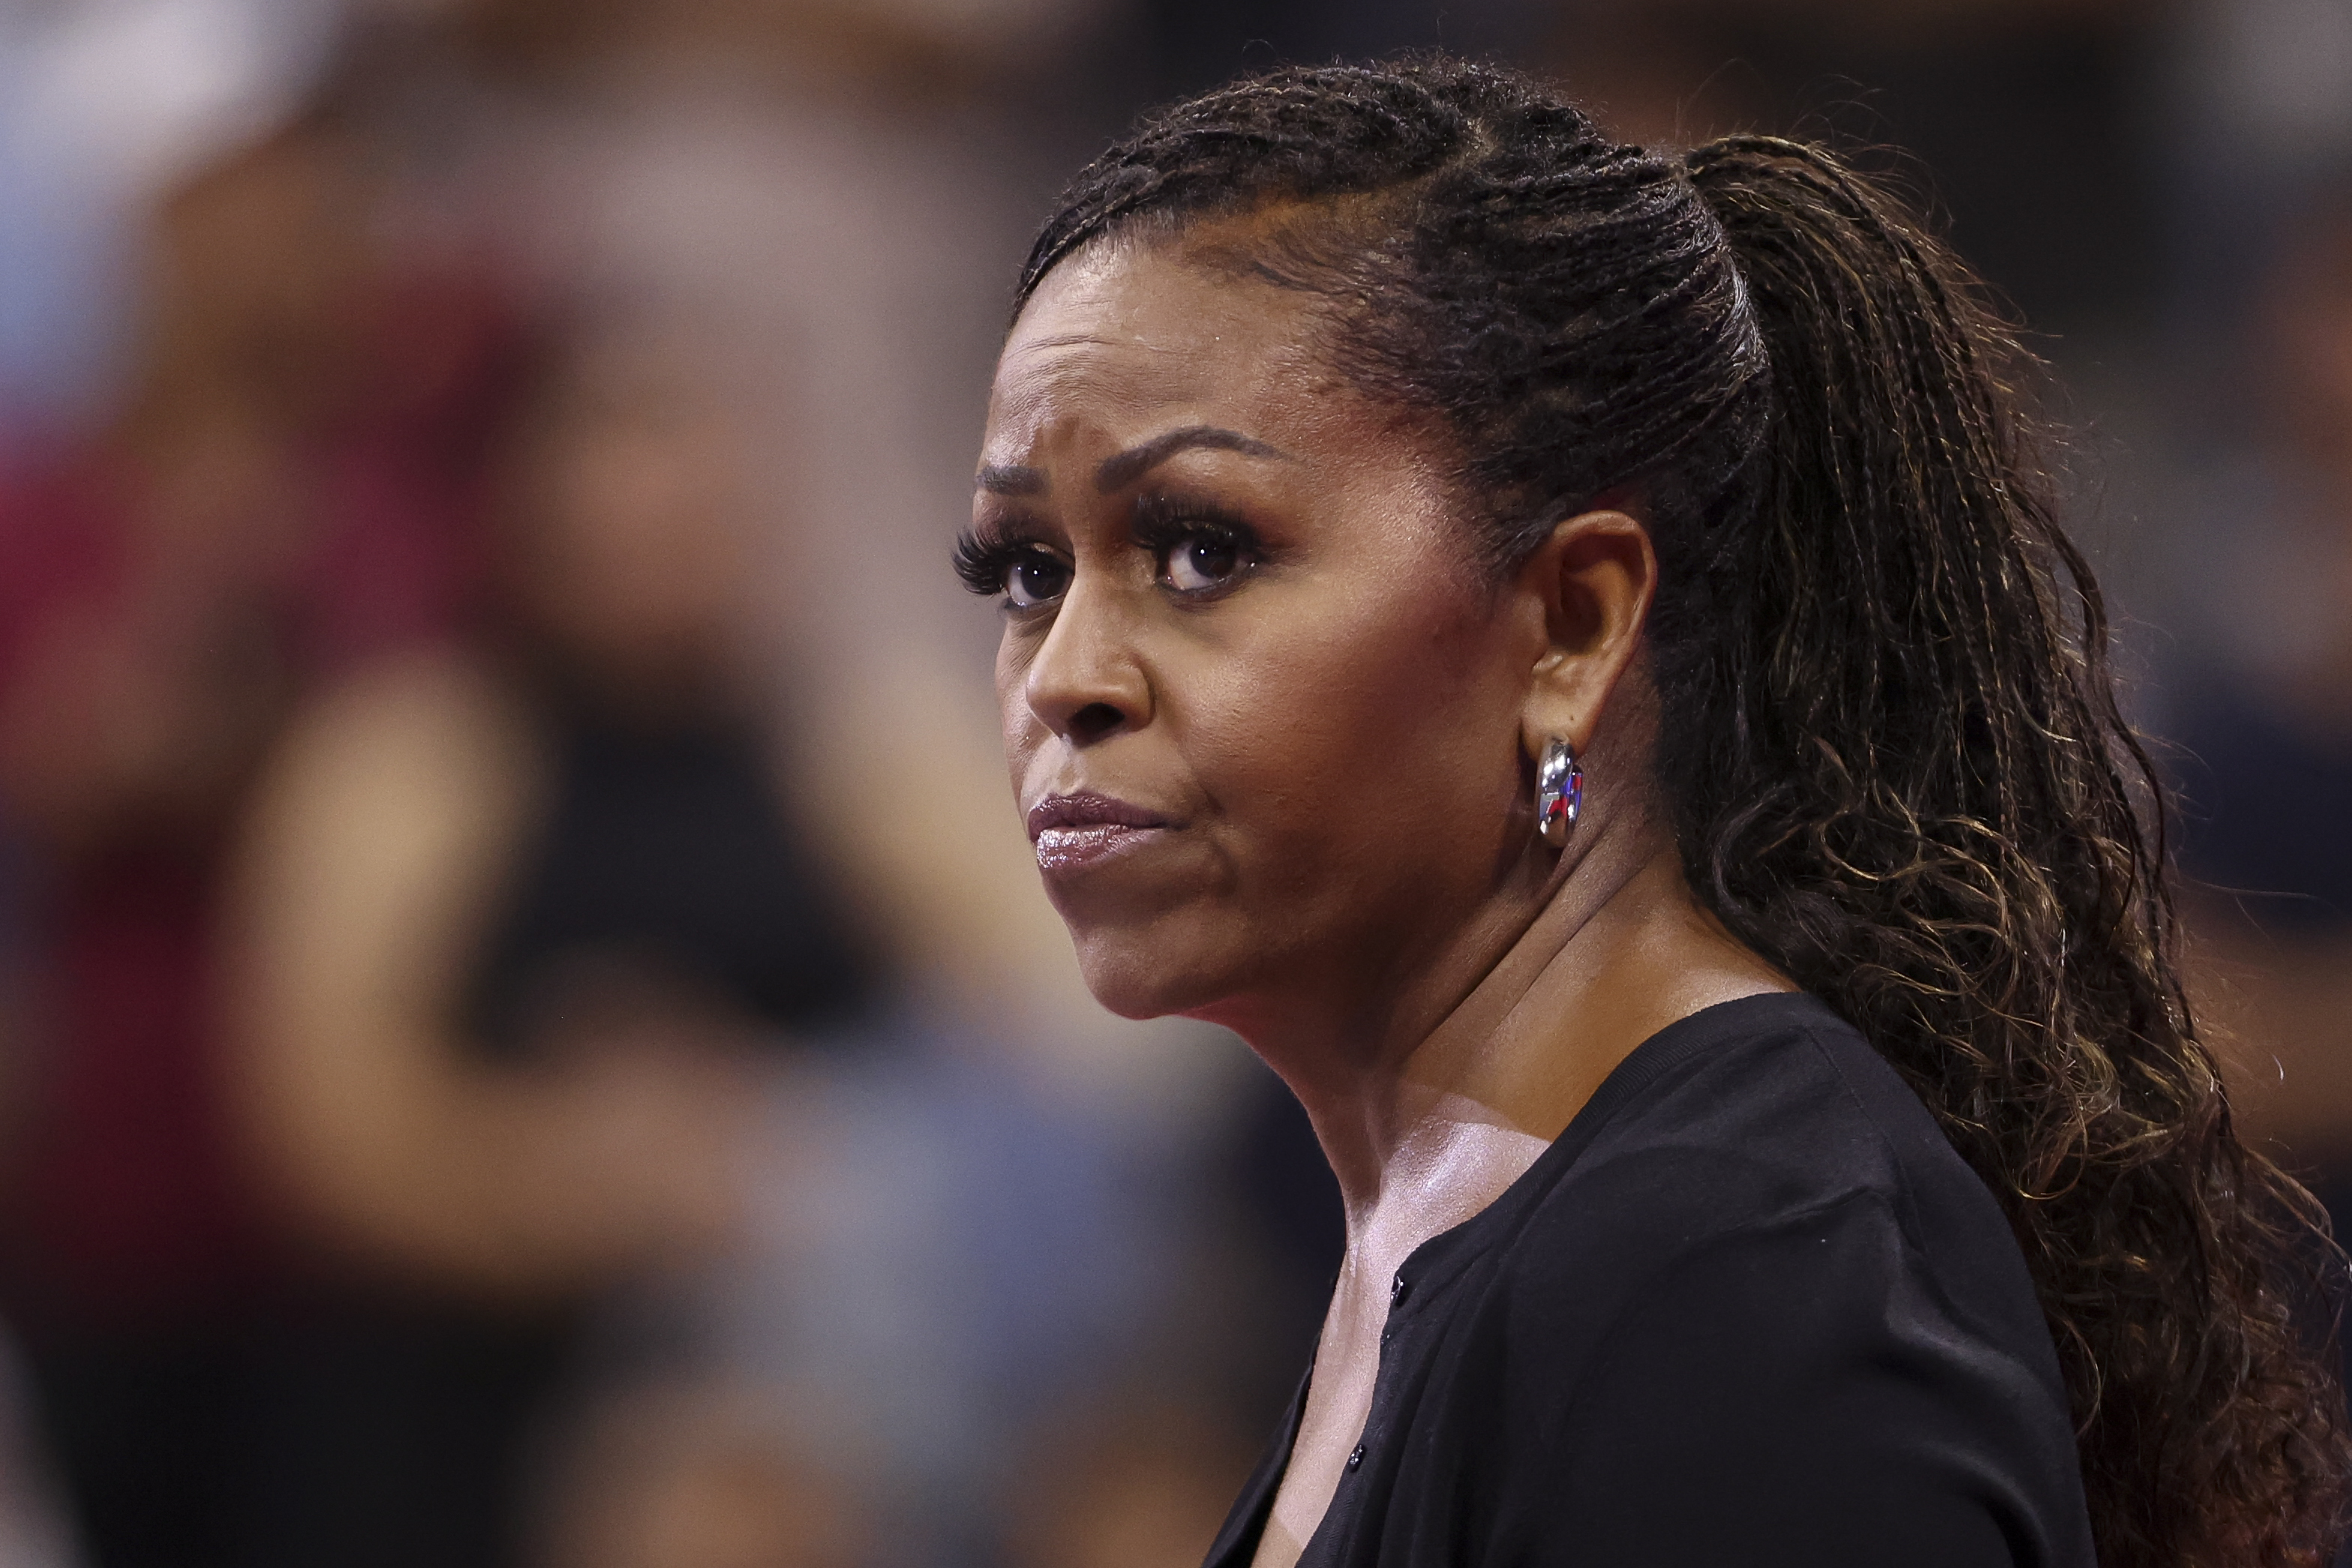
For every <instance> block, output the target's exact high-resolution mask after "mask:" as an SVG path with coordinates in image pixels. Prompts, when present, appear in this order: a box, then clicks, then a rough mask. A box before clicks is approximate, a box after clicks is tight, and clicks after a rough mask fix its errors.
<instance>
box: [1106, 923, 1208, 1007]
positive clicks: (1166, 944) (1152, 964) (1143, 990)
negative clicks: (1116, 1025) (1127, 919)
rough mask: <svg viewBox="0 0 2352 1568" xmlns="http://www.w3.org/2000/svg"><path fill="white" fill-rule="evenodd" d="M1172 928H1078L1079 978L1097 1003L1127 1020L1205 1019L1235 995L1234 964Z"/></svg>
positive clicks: (1159, 924) (1159, 925) (1162, 924)
mask: <svg viewBox="0 0 2352 1568" xmlns="http://www.w3.org/2000/svg"><path fill="white" fill-rule="evenodd" d="M1168 923H1169V922H1165V921H1154V922H1151V923H1150V924H1148V925H1143V926H1129V927H1118V928H1112V929H1103V928H1095V929H1092V930H1081V929H1080V928H1078V927H1076V926H1073V927H1072V928H1071V931H1070V937H1071V941H1072V942H1073V943H1074V944H1075V945H1076V948H1077V954H1078V973H1080V974H1081V975H1083V976H1084V977H1085V979H1086V983H1087V990H1088V991H1091V992H1092V993H1094V998H1095V1000H1096V1001H1097V1002H1099V1003H1101V1004H1102V1005H1104V1006H1105V1007H1107V1008H1108V1009H1109V1010H1110V1011H1111V1012H1113V1013H1116V1014H1118V1016H1120V1017H1122V1018H1165V1017H1170V1016H1177V1015H1182V1014H1195V1013H1199V1012H1201V1011H1202V1010H1203V1009H1204V1008H1208V1007H1212V1006H1214V1005H1216V1004H1217V1003H1218V1002H1219V1001H1221V1000H1222V999H1223V998H1224V997H1225V996H1227V995H1229V994H1232V992H1233V990H1234V985H1235V984H1236V983H1237V981H1238V979H1239V976H1238V975H1236V974H1234V973H1233V972H1232V966H1231V965H1230V964H1227V963H1221V962H1219V961H1218V958H1217V957H1216V956H1213V955H1212V954H1211V953H1209V952H1202V951H1201V950H1200V949H1199V948H1197V947H1195V946H1194V945H1193V944H1192V943H1190V942H1183V941H1181V939H1175V933H1173V932H1171V931H1168V930H1166V929H1165V927H1166V925H1167V924H1168Z"/></svg>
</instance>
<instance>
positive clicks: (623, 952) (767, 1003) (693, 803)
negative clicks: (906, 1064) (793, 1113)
mask: <svg viewBox="0 0 2352 1568" xmlns="http://www.w3.org/2000/svg"><path fill="white" fill-rule="evenodd" d="M550 707H551V714H550V719H551V725H552V728H553V730H554V754H555V779H554V791H553V798H552V800H551V802H550V808H549V810H548V812H547V815H546V816H545V818H544V819H543V820H542V822H541V824H540V825H539V826H538V828H537V833H536V837H535V839H534V841H533V842H532V843H531V844H530V846H529V847H528V848H527V850H526V852H525V853H524V855H523V856H522V858H521V862H520V865H519V866H518V868H516V872H515V874H514V876H513V878H512V879H511V880H510V882H509V886H508V889H507V891H506V895H505V900H504V908H503V911H502V918H501V919H499V921H497V923H496V925H495V926H494V928H493V930H492V932H491V935H490V939H489V941H488V942H487V943H486V944H485V947H484V952H483V955H482V958H481V961H480V963H479V967H478V969H477V971H476V973H475V975H474V982H473V985H472V988H471V997H470V1001H471V1006H470V1008H469V1018H470V1021H471V1023H472V1025H473V1029H472V1034H473V1036H474V1037H475V1039H476V1041H477V1042H478V1045H479V1047H481V1048H483V1049H485V1050H486V1051H488V1053H490V1054H491V1055H493V1056H496V1057H510V1056H514V1055H518V1054H523V1053H526V1052H527V1051H528V1049H529V1047H530V1037H531V1035H532V1032H533V1031H532V1026H531V1025H532V1020H533V1017H534V1016H535V1015H536V1013H537V1012H538V1010H539V1009H540V1008H541V1006H542V1005H544V1004H545V1003H546V1002H547V1001H549V1000H550V995H549V993H550V991H551V988H558V987H561V986H562V985H564V984H567V983H569V982H572V981H575V980H576V979H578V978H579V976H580V974H581V972H582V969H583V966H592V967H602V968H604V969H607V970H610V969H612V968H614V967H615V966H619V967H623V968H625V969H626V970H627V971H629V972H630V973H633V974H635V975H639V976H642V977H645V978H651V979H655V980H658V981H660V982H661V983H663V984H665V985H666V986H667V988H668V989H670V990H672V991H677V992H681V993H683V994H688V995H691V996H693V997H695V998H697V999H698V1000H699V1001H702V1002H705V1003H708V1004H711V1005H719V1006H722V1007H725V1008H728V1009H730V1010H731V1011H733V1012H734V1013H736V1014H739V1015H740V1016H742V1017H744V1018H745V1019H747V1020H749V1021H751V1022H754V1023H758V1024H763V1025H767V1026H771V1027H772V1028H774V1029H778V1030H784V1031H823V1030H824V1029H826V1028H829V1027H833V1026H839V1025H841V1024H843V1023H845V1021H847V1020H849V1019H851V1018H853V1017H854V1016H856V1015H857V1014H858V1013H859V1012H860V1011H861V1010H862V1009H864V1008H865V1007H866V1006H867V1005H869V1004H871V1003H872V1002H873V1001H874V999H875V997H876V995H877V992H878V990H879V982H880V979H881V967H880V965H879V963H877V960H876V957H875V955H874V953H873V952H871V951H870V950H869V948H868V946H867V944H866V942H865V941H864V938H863V933H862V932H861V931H858V929H857V924H856V921H855V920H853V919H852V918H851V917H850V912H849V908H848V903H847V900H845V898H844V897H843V896H842V893H841V890H840V889H838V888H837V887H835V884H834V882H833V880H832V879H831V878H830V876H829V875H828V874H827V872H826V870H825V868H824V867H823V866H822V864H821V863H820V862H819V860H818V858H817V857H816V856H815V855H814V853H812V852H811V850H810V848H809V847H808V846H807V844H806V843H805V842H804V841H803V839H802V838H801V837H800V836H799V834H798V832H797V831H796V828H795V826H794V823H793V816H792V812H791V806H790V803H789V802H787V801H786V800H785V799H783V798H782V793H781V791H780V790H779V788H778V786H777V784H776V782H775V780H774V777H773V774H772V770H771V769H770V768H769V767H768V766H767V764H766V763H765V762H764V761H763V759H762V757H761V751H760V747H759V744H758V742H756V740H755V739H754V737H753V736H752V734H751V732H750V731H749V730H747V729H744V728H742V727H740V726H735V725H730V724H729V723H726V722H724V721H688V720H677V721H670V722H667V723H662V724H646V723H630V722H627V721H622V720H619V719H615V718H613V717H610V716H607V715H604V714H602V713H599V712H598V711H597V710H595V709H594V708H593V706H592V705H590V704H588V703H587V702H585V701H584V700H579V699H572V700H561V699H559V700H554V701H552V702H551V704H550Z"/></svg>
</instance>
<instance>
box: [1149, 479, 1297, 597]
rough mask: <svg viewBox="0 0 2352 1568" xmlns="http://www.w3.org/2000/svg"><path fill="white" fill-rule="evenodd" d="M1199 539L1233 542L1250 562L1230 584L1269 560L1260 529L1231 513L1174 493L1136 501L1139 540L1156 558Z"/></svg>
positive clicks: (1235, 548)
mask: <svg viewBox="0 0 2352 1568" xmlns="http://www.w3.org/2000/svg"><path fill="white" fill-rule="evenodd" d="M1195 539H1207V540H1213V541H1214V542H1217V543H1219V544H1223V545H1229V546H1231V547H1232V549H1233V551H1234V553H1235V554H1236V555H1238V556H1240V557H1241V558H1242V559H1243V560H1244V562H1246V563H1247V564H1246V565H1244V566H1243V567H1242V568H1241V569H1240V570H1238V571H1236V572H1235V573H1234V575H1233V577H1232V578H1231V579H1229V580H1228V582H1229V583H1232V582H1238V581H1240V580H1241V578H1242V577H1243V576H1244V574H1247V573H1248V571H1249V570H1250V568H1251V567H1254V566H1256V565H1258V564H1260V563H1263V562H1264V561H1265V546H1264V545H1262V544H1261V543H1259V542H1258V536H1257V530H1255V529H1254V528H1252V527H1251V526H1250V525H1249V524H1248V523H1246V522H1244V521H1242V520H1241V519H1240V518H1238V517H1235V516H1234V515H1233V514H1232V513H1231V512H1228V511H1224V510H1221V509H1219V508H1217V507H1213V506H1208V505H1204V504H1202V502H1199V501H1193V500H1182V499H1181V498H1178V497H1172V496H1145V497H1143V498H1142V499H1141V500H1138V501H1137V502H1136V503H1135V542H1136V543H1137V544H1139V545H1140V546H1141V547H1142V548H1144V549H1145V550H1148V551H1150V552H1151V559H1152V560H1153V561H1155V562H1160V561H1165V560H1167V559H1168V555H1169V552H1171V551H1173V550H1174V549H1175V548H1176V547H1177V546H1178V545H1180V544H1182V543H1184V542H1186V541H1188V540H1195ZM1221 586H1223V585H1221Z"/></svg>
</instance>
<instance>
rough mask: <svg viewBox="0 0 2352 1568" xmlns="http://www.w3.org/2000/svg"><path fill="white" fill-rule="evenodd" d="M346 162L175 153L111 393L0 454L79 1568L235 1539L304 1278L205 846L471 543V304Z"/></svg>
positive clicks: (242, 1529)
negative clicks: (230, 973) (245, 1148)
mask: <svg viewBox="0 0 2352 1568" xmlns="http://www.w3.org/2000/svg"><path fill="white" fill-rule="evenodd" d="M376 190H377V187H376V185H375V184H374V182H373V179H372V178H371V174H370V172H369V170H368V169H367V167H366V163H365V159H364V157H363V154H362V148H361V146H360V145H359V143H358V141H357V139H356V138H355V137H354V136H353V135H352V133H351V131H350V128H349V127H348V126H346V125H344V124H343V123H341V122H340V121H338V119H337V118H336V117H335V116H334V115H333V114H332V113H331V112H329V111H321V112H319V113H315V114H312V115H310V116H307V117H305V118H303V119H302V120H300V121H298V122H297V123H295V124H293V125H290V126H289V127H287V128H286V129H284V130H282V131H280V132H277V133H275V134H273V135H271V136H269V137H268V138H266V139H264V140H262V141H260V142H257V143H255V144H253V145H251V146H248V147H246V148H243V149H241V150H238V151H236V153H232V154H230V155H228V156H226V157H225V158H223V159H222V160H220V161H219V162H217V163H215V165H214V166H212V167H211V168H208V169H206V170H205V171H203V172H201V173H200V174H197V175H196V176H194V178H193V179H192V180H190V181H189V182H188V183H187V184H184V186H183V187H182V188H181V189H180V190H179V191H178V192H177V193H175V194H174V195H173V196H172V197H171V199H170V200H169V201H168V202H167V203H166V204H165V205H164V206H163V213H162V216H161V219H160V223H159V226H158V230H157V236H158V237H157V243H156V245H155V247H153V254H152V262H151V277H152V285H151V289H150V292H149V295H148V301H147V310H146V312H145V315H144V318H143V320H142V323H141V328H142V337H141V340H140V341H141V345H142V346H141V349H140V352H139V353H138V355H137V357H136V369H135V371H134V372H133V374H132V376H131V384H130V387H129V390H128V393H127V395H126V397H125V399H124V403H123V407H122V411H121V414H120V416H118V417H116V418H115V419H114V420H113V421H112V423H111V424H110V426H108V427H107V428H106V429H105V430H104V431H102V432H101V433H100V434H99V435H97V436H96V437H92V438H90V439H89V440H88V441H87V442H82V443H78V444H77V443H71V442H67V443H61V444H58V445H53V446H50V447H45V448H36V449H33V450H32V451H30V452H29V453H28V454H27V455H26V456H24V457H23V458H20V460H19V462H18V463H17V464H16V466H15V467H14V468H12V469H11V471H10V472H9V473H8V474H7V476H6V477H5V484H0V599H5V603H0V791H4V792H5V805H6V813H7V821H8V826H9V829H10V831H11V832H12V833H13V834H14V835H16V837H17V838H18V840H19V841H20V842H21V844H22V845H23V851H22V854H21V857H20V860H21V867H22V874H21V879H19V880H18V881H17V883H16V891H17V893H18V895H19V896H20V898H21V899H22V900H23V903H24V913H23V916H22V921H23V929H24V933H25V941H26V944H27V951H26V955H25V963H24V977H25V983H24V984H23V985H22V986H21V987H19V989H18V992H17V994H16V995H14V996H12V998H11V1000H12V1002H14V1003H15V1004H16V1009H15V1014H14V1016H13V1017H12V1019H11V1026H12V1027H11V1035H12V1039H13V1043H14V1044H15V1045H16V1053H15V1059H14V1060H13V1061H12V1064H11V1071H12V1077H13V1078H14V1079H15V1082H16V1104H15V1106H14V1108H13V1109H14V1110H15V1111H16V1115H17V1117H18V1121H17V1122H16V1133H15V1137H14V1138H13V1140H12V1142H11V1145H10V1148H9V1150H8V1162H7V1163H8V1168H9V1176H10V1179H9V1182H8V1184H7V1221H6V1228H5V1283H6V1296H7V1303H8V1310H9V1313H10V1316H11V1319H12V1321H13V1322H14V1323H15V1324H16V1326H17V1327H18V1329H19V1330H20V1331H21V1332H22V1334H23V1336H24V1340H25V1343H26V1352H27V1363H28V1367H29V1371H30V1374H31V1382H32V1384H33V1387H34V1389H35V1393H36V1398H37V1405H38V1408H39V1410H40V1412H41V1415H42V1416H43V1418H44V1425H45V1429H46V1433H47V1438H48V1441H49V1443H50V1445H51V1447H52V1448H53V1450H54V1452H55V1454H56V1456H57V1458H58V1462H59V1464H60V1466H61V1468H62V1469H63V1472H64V1476H65V1479H66V1482H67V1485H68V1491H69V1493H70V1495H71V1499H72V1501H73V1503H74V1505H75V1510H76V1512H77V1514H78V1515H79V1520H80V1521H81V1523H82V1525H83V1527H84V1529H85V1530H86V1531H87V1535H88V1545H89V1551H90V1553H91V1555H92V1557H93V1559H94V1560H95V1561H96V1562H98V1563H101V1564H115V1563H194V1564H201V1563H215V1562H230V1561H249V1560H251V1558H250V1557H249V1556H248V1555H247V1552H245V1550H244V1546H245V1544H247V1543H249V1542H250V1540H251V1539H252V1531H254V1529H255V1528H256V1525H255V1520H254V1517H253V1516H254V1515H256V1514H257V1512H259V1511H263V1510H264V1499H265V1497H267V1496H268V1484H267V1481H266V1479H265V1477H266V1473H267V1471H268V1468H269V1466H270V1465H271V1464H272V1463H273V1462H274V1461H275V1460H276V1459H277V1458H280V1457H282V1456H280V1455H278V1454H277V1453H274V1452H272V1444H273V1442H274V1441H275V1440H276V1439H277V1438H278V1436H282V1434H281V1433H279V1432H278V1430H277V1429H276V1426H275V1423H276V1415H277V1414H278V1412H280V1411H282V1409H283V1408H284V1405H283V1401H284V1400H285V1399H286V1398H288V1397H295V1398H299V1394H298V1393H297V1394H289V1389H288V1388H287V1387H286V1386H285V1380H284V1377H283V1373H285V1371H286V1362H285V1359H284V1357H283V1356H282V1355H281V1354H280V1353H279V1350H280V1346H279V1343H278V1339H277V1334H278V1328H279V1326H280V1324H279V1321H278V1320H279V1317H280V1315H281V1312H282V1310H285V1309H287V1308H288V1307H289V1301H290V1300H291V1299H292V1297H293V1296H296V1295H299V1290H298V1289H295V1288H294V1287H293V1285H292V1284H291V1282H290V1280H289V1270H288V1259H287V1258H285V1256H284V1255H283V1253H282V1251H281V1250H280V1248H279V1247H278V1243H277V1239H276V1237H275V1236H274V1234H273V1227H272V1226H271V1223H270V1220H269V1218H268V1215H267V1212H266V1207H267V1205H266V1201H265V1200H263V1199H262V1198H261V1196H260V1194H257V1191H256V1190H255V1189H254V1188H253V1186H252V1184H250V1182H249V1181H248V1180H247V1174H248V1173H247V1168H246V1164H245V1162H244V1160H243V1159H242V1157H241V1153H240V1151H239V1148H238V1146H237V1135H236V1131H235V1130H234V1127H233V1118H232V1115H231V1112H230V1110H229V1107H228V1104H227V1100H226V1093H225V1082H224V1079H223V1077H222V1069H223V1057H224V1041H223V1037H222V1031H221V1028H220V1021H219V1018H218V1016H217V1013H216V1004H217V1002H218V999H219V998H218V989H217V970H216V958H217V943H218V941H219V930H218V917H219V913H220V898H221V894H222V889H223V872H224V866H225V857H226V853H227V847H228V842H229V839H230V837H232V834H233V832H234V827H235V824H236V817H237V815H238V813H239V810H240V809H241V805H242V802H243V800H244V799H245V795H246V791H247V788H248V786H249V784H250V782H251V780H252V778H253V776H254V773H255V772H256V770H257V768H258V767H259V766H260V764H261V760H262V758H263V756H264V755H265V754H266V752H267V751H268V748H269V747H270V745H271V744H272V743H273V742H274V739H275V737H276V735H277V733H278V728H279V726H280V724H281V723H282V721H283V720H284V717H285V715H286V714H287V713H288V712H289V710H291V708H292V706H293V705H294V704H295V703H296V702H297V701H298V700H299V698H300V696H301V694H302V693H303V692H304V691H306V690H307V689H310V687H311V686H312V685H313V683H315V682H317V681H319V680H321V679H326V678H327V677H328V676H329V675H330V674H331V672H333V671H336V670H339V669H344V668H350V667H352V665H353V664H355V663H357V662H360V661H362V660H364V659H367V658H373V657H374V656H375V655H377V654H378V653H380V652H382V651H383V649H385V648H387V647H394V646H398V645H400V644H402V643H404V642H405V641H408V640H410V639H412V638H418V637H428V636H430V635H433V634H434V633H435V632H436V630H437V629H438V628H440V627H442V626H446V624H447V623H448V620H449V617H450V616H452V615H453V614H454V612H455V609H456V605H457V602H458V599H459V598H460V597H461V595H462V591H463V588H462V585H463V582H464V579H465V577H466V574H467V564H466V561H467V548H468V538H469V534H470V531H471V527H472V517H473V512H474V509H475V506H476V504H477V501H478V488H477V481H478V479H479V478H480V474H479V472H478V468H477V467H476V460H477V458H478V456H479V455H480V454H479V450H478V441H477V439H476V436H475V431H476V429H477V427H478V423H479V418H478V416H479V412H480V406H481V405H480V402H479V399H480V398H481V397H482V396H483V395H484V393H485V389H486V388H487V387H488V386H490V385H492V384H494V383H495V382H496V380H497V365H498V363H499V357H500V353H501V349H500V342H501V332H500V329H499V320H500V306H499V303H498V301H497V299H496V293H497V291H496V290H495V289H491V288H488V287H487V286H486V285H485V283H484V280H483V279H480V278H478V277H477V276H475V275H473V274H471V273H470V272H467V271H466V270H465V269H463V268H453V269H444V268H401V267H397V266H394V265H391V264H390V263H389V261H388V258H386V257H385V256H384V255H383V253H381V252H380V251H379V250H378V249H376V248H375V247H373V246H372V245H371V244H369V243H368V241H367V226H366V214H367V212H368V211H369V209H370V206H371V204H372V202H373V199H374V195H375V192H376Z"/></svg>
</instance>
